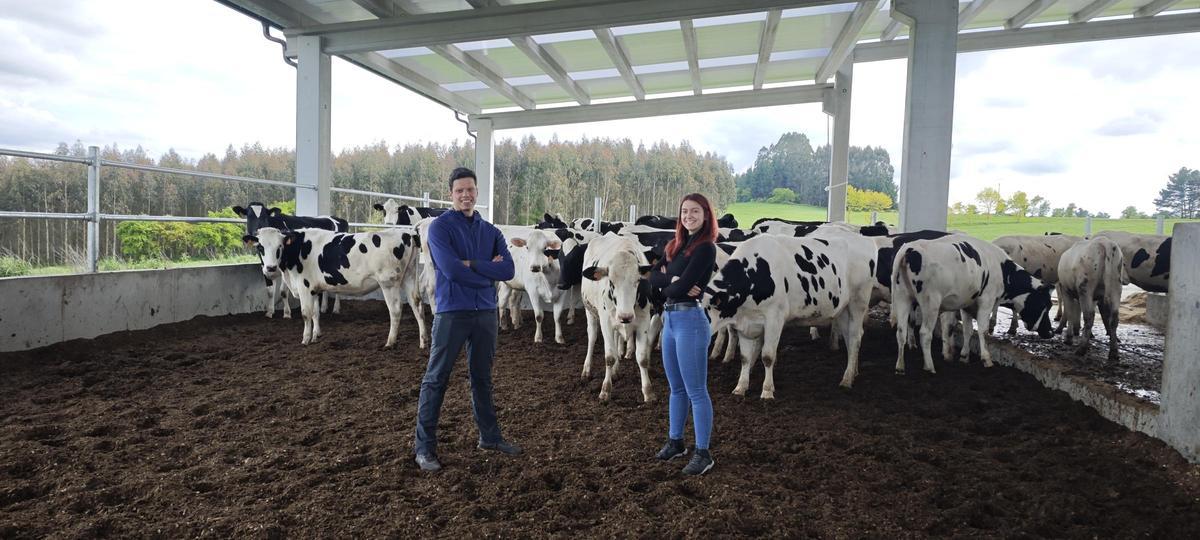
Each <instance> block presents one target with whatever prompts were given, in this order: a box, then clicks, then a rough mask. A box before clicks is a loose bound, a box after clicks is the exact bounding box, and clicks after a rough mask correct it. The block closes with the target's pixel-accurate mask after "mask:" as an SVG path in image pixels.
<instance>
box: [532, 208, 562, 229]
mask: <svg viewBox="0 0 1200 540" xmlns="http://www.w3.org/2000/svg"><path fill="white" fill-rule="evenodd" d="M566 227H567V224H566V223H564V222H563V220H562V217H560V216H559V215H558V214H551V213H549V212H546V213H545V214H543V215H542V220H541V221H539V222H538V224H537V225H536V226H534V228H535V229H565V228H566Z"/></svg>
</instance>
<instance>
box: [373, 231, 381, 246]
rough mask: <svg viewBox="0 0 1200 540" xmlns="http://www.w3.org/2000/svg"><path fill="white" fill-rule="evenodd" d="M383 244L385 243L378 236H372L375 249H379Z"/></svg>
mask: <svg viewBox="0 0 1200 540" xmlns="http://www.w3.org/2000/svg"><path fill="white" fill-rule="evenodd" d="M382 242H383V239H382V238H380V237H379V235H378V234H372V235H371V243H372V244H375V247H379V246H380V245H381V244H382Z"/></svg>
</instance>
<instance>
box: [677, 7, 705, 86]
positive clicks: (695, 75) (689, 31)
mask: <svg viewBox="0 0 1200 540" xmlns="http://www.w3.org/2000/svg"><path fill="white" fill-rule="evenodd" d="M679 29H680V30H682V31H683V48H684V50H686V51H687V58H688V71H690V72H691V73H692V93H693V94H695V95H697V96H698V95H700V94H702V93H704V88H703V86H704V85H703V84H701V82H700V45H699V44H698V43H697V41H696V27H695V26H694V25H692V20H691V19H684V20H682V21H679Z"/></svg>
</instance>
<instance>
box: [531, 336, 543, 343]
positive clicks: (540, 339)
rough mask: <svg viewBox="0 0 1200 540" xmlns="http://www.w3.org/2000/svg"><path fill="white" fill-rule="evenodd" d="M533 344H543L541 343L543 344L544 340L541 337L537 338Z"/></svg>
mask: <svg viewBox="0 0 1200 540" xmlns="http://www.w3.org/2000/svg"><path fill="white" fill-rule="evenodd" d="M533 342H534V343H541V342H542V338H540V337H535V338H533Z"/></svg>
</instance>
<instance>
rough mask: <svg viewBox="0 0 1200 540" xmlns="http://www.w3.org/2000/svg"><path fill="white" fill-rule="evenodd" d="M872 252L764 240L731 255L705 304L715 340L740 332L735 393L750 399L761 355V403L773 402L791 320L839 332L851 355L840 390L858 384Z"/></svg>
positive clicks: (848, 241) (835, 244) (847, 242)
mask: <svg viewBox="0 0 1200 540" xmlns="http://www.w3.org/2000/svg"><path fill="white" fill-rule="evenodd" d="M857 243H863V245H862V246H856V245H855V244H857ZM873 246H874V243H873V242H871V241H870V240H868V239H866V238H863V237H857V238H856V237H852V236H849V235H846V236H840V237H831V238H828V239H825V238H795V237H782V236H776V235H765V236H758V237H755V238H751V239H749V240H747V241H745V242H743V243H742V244H741V245H739V246H738V247H737V249H735V250H734V251H733V253H732V254H730V255H729V260H728V262H726V263H725V265H724V266H722V267H721V270H720V272H719V273H717V274H714V275H713V278H712V280H711V281H710V283H709V285H708V287H706V288H705V296H704V305H705V308H706V310H707V311H708V315H709V320H710V321H711V322H712V324H711V329H712V331H713V332H714V333H716V332H720V331H721V330H722V329H724V328H726V327H727V326H729V325H733V327H734V328H736V329H737V334H738V347H739V350H740V352H741V357H742V371H741V375H740V376H739V377H738V384H737V387H735V388H734V390H733V393H734V394H738V395H745V393H746V390H747V388H748V387H749V384H750V368H751V365H752V363H753V361H754V359H755V358H757V357H759V356H760V355H761V357H762V361H763V366H764V367H765V368H766V375H765V378H764V379H763V389H762V398H763V399H774V397H775V377H774V367H775V361H776V359H777V358H778V356H777V355H778V347H779V339H780V336H781V335H782V333H783V326H784V324H785V323H786V322H788V321H791V320H796V321H799V322H800V324H803V325H809V326H812V325H824V324H834V325H836V326H837V329H838V331H839V332H840V333H841V335H843V336H845V339H846V352H847V362H846V372H845V374H844V375H843V376H842V382H841V385H842V386H844V387H850V386H851V385H852V384H854V378H855V377H856V376H857V374H858V351H859V345H860V344H861V340H862V334H863V322H864V320H865V318H866V314H867V308H868V307H869V303H870V297H871V289H872V285H871V284H872V282H873V280H874V275H873V274H872V272H871V271H870V269H869V268H871V267H873V266H874V257H873ZM852 253H865V254H868V255H867V256H868V257H871V264H868V262H867V261H865V260H855V259H852V257H851V255H850V254H852Z"/></svg>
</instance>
